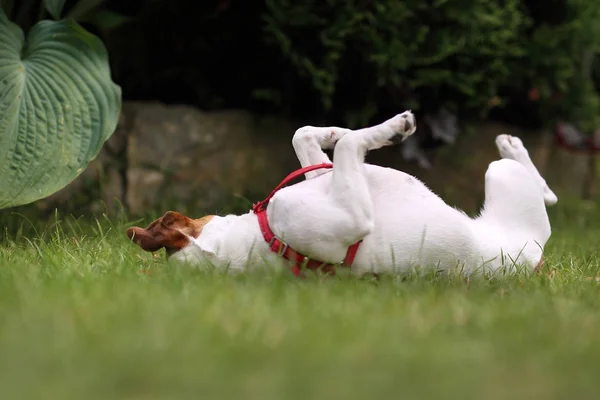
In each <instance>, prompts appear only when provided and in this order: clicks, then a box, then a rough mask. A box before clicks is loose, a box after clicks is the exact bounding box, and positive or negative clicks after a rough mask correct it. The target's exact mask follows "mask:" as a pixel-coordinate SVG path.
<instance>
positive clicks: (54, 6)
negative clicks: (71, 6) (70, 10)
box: [44, 0, 66, 19]
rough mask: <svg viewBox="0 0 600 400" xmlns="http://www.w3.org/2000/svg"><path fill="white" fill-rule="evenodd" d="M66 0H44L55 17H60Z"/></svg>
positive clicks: (47, 8)
mask: <svg viewBox="0 0 600 400" xmlns="http://www.w3.org/2000/svg"><path fill="white" fill-rule="evenodd" d="M65 2H66V0H44V6H45V7H46V10H48V12H49V13H50V15H52V18H54V19H60V16H61V14H62V10H63V7H64V6H65Z"/></svg>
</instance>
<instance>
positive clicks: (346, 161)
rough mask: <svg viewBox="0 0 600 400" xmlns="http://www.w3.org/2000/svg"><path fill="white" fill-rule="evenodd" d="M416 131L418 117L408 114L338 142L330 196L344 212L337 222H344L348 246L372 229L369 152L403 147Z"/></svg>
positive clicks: (342, 138) (397, 116)
mask: <svg viewBox="0 0 600 400" xmlns="http://www.w3.org/2000/svg"><path fill="white" fill-rule="evenodd" d="M415 129H416V120H415V117H414V115H413V114H412V113H411V112H410V111H406V112H404V113H402V114H398V115H396V116H395V117H393V118H391V119H389V120H387V121H385V122H384V123H382V124H380V125H376V126H373V127H369V128H364V129H359V130H356V131H352V134H351V135H344V136H343V137H341V138H340V139H339V140H338V141H337V143H336V145H335V149H334V159H335V163H334V165H333V175H332V180H331V185H332V188H331V190H330V191H329V196H330V198H331V200H332V201H333V203H334V204H335V205H336V207H339V209H340V211H342V212H343V213H342V215H343V218H338V220H340V219H341V220H342V221H340V223H342V224H343V225H344V228H345V229H344V231H345V232H344V235H348V237H347V240H348V241H349V242H352V241H357V240H360V239H362V238H363V237H364V236H366V235H367V234H369V233H370V232H371V230H372V229H373V223H374V222H373V220H374V215H373V205H372V202H371V194H370V192H369V186H368V183H367V178H366V176H365V164H364V157H365V155H366V153H367V151H369V150H374V149H378V148H380V147H383V146H387V145H391V144H395V143H400V142H401V141H402V140H403V139H404V138H406V137H408V136H410V135H412V134H413V133H414V131H415ZM346 225H347V226H346ZM345 239H346V238H345Z"/></svg>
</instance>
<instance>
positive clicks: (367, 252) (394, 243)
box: [268, 164, 475, 273]
mask: <svg viewBox="0 0 600 400" xmlns="http://www.w3.org/2000/svg"><path fill="white" fill-rule="evenodd" d="M366 170H367V180H368V184H369V191H370V194H371V199H372V201H373V212H374V222H375V224H374V227H373V231H372V232H371V233H370V234H369V235H367V236H366V237H364V239H363V242H362V244H361V246H360V248H359V251H358V253H357V256H356V259H355V261H354V264H353V270H354V271H356V272H358V273H361V272H367V271H373V272H378V271H379V272H381V271H386V270H387V271H389V270H392V269H398V270H406V269H408V268H411V267H414V266H435V267H439V268H444V269H446V268H452V267H455V266H456V265H457V263H458V264H461V263H467V264H468V263H470V262H471V260H472V259H473V257H474V256H475V254H473V247H474V246H473V243H474V242H475V241H474V239H473V234H472V229H471V225H470V223H471V220H470V219H469V218H468V217H467V216H466V215H465V214H463V213H462V212H460V211H458V210H456V209H454V208H452V207H450V206H448V205H447V204H446V203H445V202H444V201H443V200H442V199H441V198H440V197H438V196H437V195H435V194H434V193H433V192H431V191H430V190H429V189H428V188H427V187H426V186H425V185H424V184H423V183H422V182H420V181H419V180H417V179H416V178H414V177H412V176H410V175H408V174H406V173H403V172H401V171H398V170H394V169H390V168H383V167H378V166H373V165H368V164H367V165H366ZM331 175H332V174H331V173H326V174H324V175H321V176H319V177H317V178H314V179H310V180H306V181H303V182H301V183H299V184H296V185H293V186H290V187H287V188H285V189H282V190H281V191H280V192H279V193H278V194H277V195H276V198H274V200H273V201H272V204H270V206H269V210H268V212H269V219H270V222H271V225H272V228H273V231H274V232H275V234H277V235H278V236H282V237H283V238H284V240H285V241H286V242H287V243H288V244H289V245H290V246H292V247H293V248H295V249H296V250H298V251H300V252H302V253H305V254H309V255H311V256H312V257H313V258H315V259H320V260H323V261H330V262H336V261H340V260H342V259H343V258H344V256H345V253H346V251H347V246H348V243H344V242H343V241H341V240H339V237H341V236H343V233H345V232H343V229H348V228H346V227H347V226H348V223H347V221H342V220H341V218H344V217H345V214H343V213H336V211H338V209H339V205H336V204H334V203H332V201H331V199H330V198H329V197H328V194H327V193H328V191H329V190H330V186H331ZM348 201H352V199H348Z"/></svg>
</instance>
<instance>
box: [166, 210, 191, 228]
mask: <svg viewBox="0 0 600 400" xmlns="http://www.w3.org/2000/svg"><path fill="white" fill-rule="evenodd" d="M160 219H161V224H163V225H164V226H166V227H169V228H171V227H173V228H184V227H185V226H186V225H188V220H190V218H188V217H186V216H185V215H183V214H180V213H178V212H176V211H167V212H166V213H165V215H163V216H162V218H160Z"/></svg>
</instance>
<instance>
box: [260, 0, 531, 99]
mask: <svg viewBox="0 0 600 400" xmlns="http://www.w3.org/2000/svg"><path fill="white" fill-rule="evenodd" d="M428 3H429V2H423V1H420V0H409V1H403V2H398V1H382V2H367V1H359V0H354V1H343V0H331V1H327V2H321V1H310V2H304V3H303V4H302V5H296V4H294V5H292V3H291V2H288V1H285V0H267V5H268V10H269V11H268V13H267V15H266V16H265V21H266V31H267V33H268V34H269V35H270V37H271V38H272V39H273V40H274V41H275V43H277V45H278V46H279V48H280V50H281V51H282V52H283V54H284V55H285V56H286V57H287V58H288V59H289V60H290V61H291V63H293V65H294V66H295V67H296V68H297V70H298V72H299V73H300V74H302V75H306V76H309V77H310V78H311V80H312V84H313V86H314V88H315V89H316V90H317V91H318V93H319V95H320V96H321V99H322V102H323V106H324V107H326V108H327V109H331V108H332V107H334V106H335V104H334V99H335V94H336V93H335V92H336V87H337V85H338V84H339V80H340V76H342V75H344V76H349V75H352V74H353V73H355V74H356V75H359V76H356V77H355V78H356V79H361V80H365V81H367V85H368V86H370V87H372V89H371V90H370V92H368V93H363V94H362V96H364V104H368V103H369V102H372V101H376V100H377V99H378V98H379V97H381V96H380V95H381V92H389V91H398V92H404V93H409V94H410V95H415V97H414V98H413V99H412V102H411V103H410V104H407V106H409V107H411V108H413V109H418V108H419V106H420V103H421V102H422V101H429V102H431V101H439V103H440V104H437V105H438V106H441V105H447V104H444V103H451V105H453V104H452V103H457V102H459V103H460V102H465V103H466V104H467V105H468V106H475V107H481V106H482V105H485V104H486V103H487V102H488V101H489V99H490V98H492V97H493V96H496V95H497V94H498V88H499V87H500V86H501V85H503V84H506V83H507V82H509V81H510V79H511V71H510V68H509V66H510V65H511V63H512V62H513V61H514V60H517V59H520V58H522V57H523V56H524V55H525V47H524V45H523V43H522V41H521V38H522V35H523V33H524V29H525V28H526V27H527V21H528V20H527V18H526V17H525V15H524V13H523V12H522V10H521V7H520V3H521V2H520V1H519V0H508V1H503V2H499V1H496V0H485V1H482V0H463V1H458V2H457V1H453V2H450V1H443V0H442V1H435V2H433V4H431V3H430V4H428ZM466 10H468V12H466ZM444 94H445V98H444V99H440V98H439V96H440V95H442V96H443V95H444ZM353 95H354V96H361V93H353ZM411 97H412V96H411Z"/></svg>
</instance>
